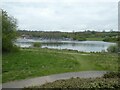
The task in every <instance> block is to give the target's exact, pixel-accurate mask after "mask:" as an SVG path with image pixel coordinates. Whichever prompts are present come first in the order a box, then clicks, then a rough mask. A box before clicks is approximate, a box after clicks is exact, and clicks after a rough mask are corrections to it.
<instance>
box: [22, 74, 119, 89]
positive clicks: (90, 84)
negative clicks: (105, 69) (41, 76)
mask: <svg viewBox="0 0 120 90" xmlns="http://www.w3.org/2000/svg"><path fill="white" fill-rule="evenodd" d="M118 75H119V73H117V72H109V73H107V74H105V75H104V76H103V77H101V78H87V79H84V78H71V79H67V80H57V81H54V82H52V83H46V84H43V85H41V86H33V87H28V88H25V89H24V90H33V89H32V88H37V89H39V88H42V89H44V88H45V90H46V89H47V88H48V89H49V88H60V90H64V88H65V89H70V88H93V89H96V90H98V89H100V88H103V89H104V88H106V89H110V88H113V89H118V88H120V84H119V83H118V80H119V79H118Z"/></svg>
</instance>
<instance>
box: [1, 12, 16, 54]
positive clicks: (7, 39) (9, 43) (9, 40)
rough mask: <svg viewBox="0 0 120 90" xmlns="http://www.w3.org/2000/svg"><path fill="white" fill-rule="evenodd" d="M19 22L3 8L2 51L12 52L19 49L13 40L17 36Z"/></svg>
mask: <svg viewBox="0 0 120 90" xmlns="http://www.w3.org/2000/svg"><path fill="white" fill-rule="evenodd" d="M16 29H17V23H16V19H14V17H12V16H9V15H8V14H7V12H6V11H4V10H2V51H3V52H10V51H14V50H17V48H16V46H15V45H14V44H13V41H14V40H15V38H16Z"/></svg>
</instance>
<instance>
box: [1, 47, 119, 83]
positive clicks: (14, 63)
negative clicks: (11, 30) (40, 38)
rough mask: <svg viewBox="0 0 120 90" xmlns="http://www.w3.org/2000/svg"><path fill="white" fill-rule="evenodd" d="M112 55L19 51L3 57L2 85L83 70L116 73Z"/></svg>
mask: <svg viewBox="0 0 120 90" xmlns="http://www.w3.org/2000/svg"><path fill="white" fill-rule="evenodd" d="M117 57H118V56H117V55H116V54H100V53H97V54H95V53H80V52H76V51H68V50H50V49H37V48H35V49H22V50H21V51H20V52H17V53H9V54H3V58H2V59H3V60H2V61H3V64H2V66H3V82H8V81H13V80H19V79H25V78H32V77H36V76H45V75H50V74H56V73H64V72H77V71H85V70H112V71H116V70H117V66H118V65H117V60H118V58H117Z"/></svg>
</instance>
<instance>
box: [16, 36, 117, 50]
mask: <svg viewBox="0 0 120 90" xmlns="http://www.w3.org/2000/svg"><path fill="white" fill-rule="evenodd" d="M34 42H41V43H42V48H46V47H47V48H53V49H71V50H78V51H84V52H101V51H107V48H108V47H109V46H111V45H115V44H116V43H110V42H103V41H62V40H58V41H57V40H40V39H21V38H19V39H17V41H16V42H15V44H16V45H17V46H20V47H32V46H33V43H34Z"/></svg>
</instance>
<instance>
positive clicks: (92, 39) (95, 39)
mask: <svg viewBox="0 0 120 90" xmlns="http://www.w3.org/2000/svg"><path fill="white" fill-rule="evenodd" d="M103 39H104V38H87V40H88V41H103Z"/></svg>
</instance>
